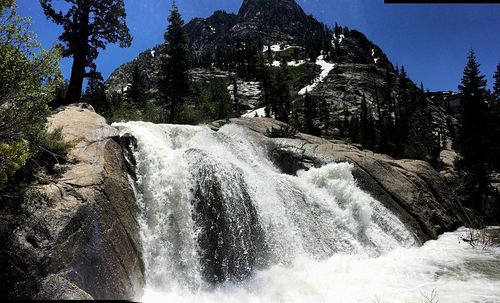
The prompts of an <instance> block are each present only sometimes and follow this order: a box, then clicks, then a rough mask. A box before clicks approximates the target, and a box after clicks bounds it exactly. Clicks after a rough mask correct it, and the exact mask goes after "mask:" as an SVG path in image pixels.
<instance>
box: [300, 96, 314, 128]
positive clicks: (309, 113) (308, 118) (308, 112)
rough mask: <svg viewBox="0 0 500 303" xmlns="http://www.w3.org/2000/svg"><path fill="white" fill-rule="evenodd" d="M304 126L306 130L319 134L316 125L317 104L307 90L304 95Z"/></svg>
mask: <svg viewBox="0 0 500 303" xmlns="http://www.w3.org/2000/svg"><path fill="white" fill-rule="evenodd" d="M303 112H304V127H303V128H302V129H303V130H304V132H306V133H308V134H311V135H315V134H317V129H316V126H315V125H314V119H316V106H315V100H314V99H313V98H312V97H311V95H309V93H307V92H306V95H305V96H304V109H303Z"/></svg>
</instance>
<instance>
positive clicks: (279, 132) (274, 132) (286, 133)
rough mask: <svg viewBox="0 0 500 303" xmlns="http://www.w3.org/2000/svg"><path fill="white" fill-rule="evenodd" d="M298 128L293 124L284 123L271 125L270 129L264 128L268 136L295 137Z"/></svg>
mask: <svg viewBox="0 0 500 303" xmlns="http://www.w3.org/2000/svg"><path fill="white" fill-rule="evenodd" d="M297 133H298V130H297V129H295V128H294V127H293V126H291V125H288V124H285V125H283V126H281V127H276V128H275V127H274V126H273V127H271V129H267V130H266V137H269V138H292V139H293V138H295V136H296V135H297Z"/></svg>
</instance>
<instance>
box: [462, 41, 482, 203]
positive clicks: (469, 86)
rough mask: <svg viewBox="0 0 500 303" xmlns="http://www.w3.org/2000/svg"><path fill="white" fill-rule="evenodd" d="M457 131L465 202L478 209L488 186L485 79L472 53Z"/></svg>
mask: <svg viewBox="0 0 500 303" xmlns="http://www.w3.org/2000/svg"><path fill="white" fill-rule="evenodd" d="M459 90H460V92H461V99H460V103H461V112H460V116H459V122H460V128H459V129H458V136H457V149H458V151H459V153H460V158H459V160H458V161H457V165H456V166H457V168H458V170H459V173H460V175H461V176H462V178H463V181H464V184H465V187H466V189H467V192H468V194H469V200H468V201H470V202H471V203H474V206H475V207H476V208H477V209H481V207H482V206H483V204H482V203H483V201H484V198H485V195H486V194H487V190H488V184H489V167H488V159H487V158H488V150H489V148H490V147H489V144H488V139H487V131H488V125H486V124H487V121H488V119H487V115H488V107H487V103H486V80H485V77H484V76H483V75H481V74H480V71H479V63H478V62H477V60H476V56H475V54H474V51H472V50H471V51H470V53H469V56H468V61H467V65H466V66H465V69H464V75H463V78H462V82H461V85H460V86H459Z"/></svg>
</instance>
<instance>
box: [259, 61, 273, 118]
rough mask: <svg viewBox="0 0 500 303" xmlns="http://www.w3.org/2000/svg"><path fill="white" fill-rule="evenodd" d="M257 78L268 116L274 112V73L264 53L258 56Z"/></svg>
mask: <svg viewBox="0 0 500 303" xmlns="http://www.w3.org/2000/svg"><path fill="white" fill-rule="evenodd" d="M257 79H258V80H259V87H260V91H261V98H262V103H263V105H264V107H265V113H266V117H270V116H271V112H272V110H273V109H272V88H273V83H272V80H273V79H272V75H271V71H270V68H269V67H268V66H267V65H266V63H265V59H264V56H263V54H262V53H259V54H258V57H257Z"/></svg>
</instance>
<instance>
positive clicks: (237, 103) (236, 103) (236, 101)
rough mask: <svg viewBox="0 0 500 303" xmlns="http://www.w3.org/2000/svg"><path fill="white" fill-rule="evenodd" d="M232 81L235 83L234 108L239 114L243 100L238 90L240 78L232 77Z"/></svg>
mask: <svg viewBox="0 0 500 303" xmlns="http://www.w3.org/2000/svg"><path fill="white" fill-rule="evenodd" d="M231 82H232V85H233V108H234V111H235V112H236V113H237V114H239V113H240V112H241V101H240V97H239V92H238V79H237V78H236V77H235V76H234V77H232V78H231Z"/></svg>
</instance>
